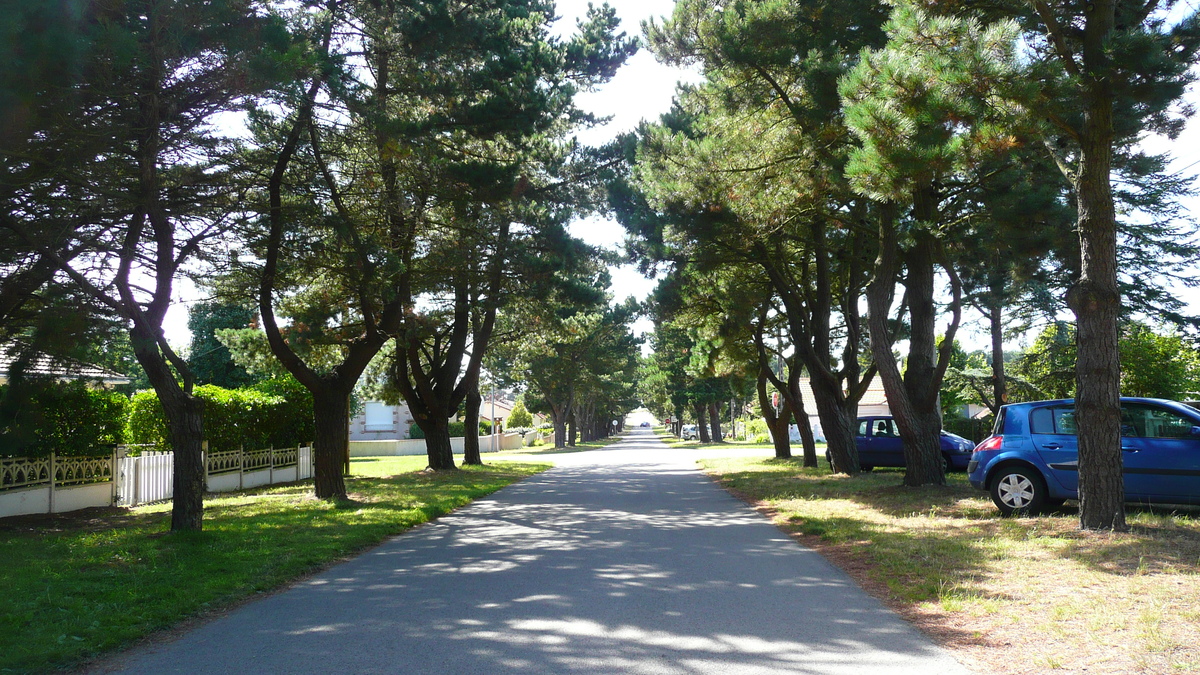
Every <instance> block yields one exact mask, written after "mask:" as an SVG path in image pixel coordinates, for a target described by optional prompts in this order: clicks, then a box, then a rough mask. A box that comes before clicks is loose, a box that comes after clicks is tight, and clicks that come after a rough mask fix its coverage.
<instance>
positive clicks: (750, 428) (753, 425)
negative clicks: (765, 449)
mask: <svg viewBox="0 0 1200 675" xmlns="http://www.w3.org/2000/svg"><path fill="white" fill-rule="evenodd" d="M746 435H747V436H750V437H751V438H753V439H754V442H755V443H762V442H763V441H760V440H758V439H759V438H760V437H766V439H767V442H770V440H771V434H770V431H769V430H768V429H767V421H766V420H764V419H763V418H761V417H759V418H756V419H752V420H750V421H749V422H747V423H746Z"/></svg>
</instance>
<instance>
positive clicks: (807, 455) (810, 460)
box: [796, 410, 817, 468]
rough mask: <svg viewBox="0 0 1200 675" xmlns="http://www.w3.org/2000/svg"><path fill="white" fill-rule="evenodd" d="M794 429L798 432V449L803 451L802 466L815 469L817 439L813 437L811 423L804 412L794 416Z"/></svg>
mask: <svg viewBox="0 0 1200 675" xmlns="http://www.w3.org/2000/svg"><path fill="white" fill-rule="evenodd" d="M796 429H798V430H799V431H800V447H801V449H802V450H803V452H804V454H803V457H804V460H803V461H802V462H801V465H802V466H805V467H810V468H815V467H816V466H817V439H816V438H815V437H814V436H813V430H812V422H811V421H809V419H808V413H806V412H804V410H801V411H800V414H798V415H796Z"/></svg>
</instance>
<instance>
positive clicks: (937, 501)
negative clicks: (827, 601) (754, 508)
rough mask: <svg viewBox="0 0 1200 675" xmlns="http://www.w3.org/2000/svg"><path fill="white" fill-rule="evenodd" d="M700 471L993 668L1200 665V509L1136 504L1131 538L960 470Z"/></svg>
mask: <svg viewBox="0 0 1200 675" xmlns="http://www.w3.org/2000/svg"><path fill="white" fill-rule="evenodd" d="M701 463H702V465H703V466H704V467H705V469H706V470H707V471H708V472H709V474H710V475H712V476H714V477H715V478H716V479H717V480H718V481H720V483H721V484H722V485H724V486H725V487H727V488H728V489H730V490H731V491H733V492H734V493H735V494H738V495H739V496H741V497H743V498H744V499H746V500H747V501H750V502H752V503H756V504H759V505H761V506H764V507H767V508H768V509H770V510H771V511H772V512H773V515H774V518H775V520H776V522H777V524H779V525H780V527H782V528H784V529H785V530H788V531H790V532H794V533H796V534H798V535H801V536H804V537H806V539H805V541H806V542H807V543H809V544H811V545H814V546H817V547H818V549H819V550H821V551H822V552H823V553H825V554H826V556H827V557H829V558H830V559H831V560H833V561H834V562H835V563H837V564H839V565H841V566H843V567H844V568H846V569H847V570H848V571H850V572H851V574H852V575H854V576H855V577H856V578H857V579H858V580H859V581H860V583H863V584H864V585H866V586H867V587H868V588H869V589H871V590H873V591H874V592H876V593H877V594H879V595H880V596H881V597H883V598H884V599H885V600H888V601H889V602H890V603H892V605H893V607H895V608H897V609H898V610H900V611H901V612H902V613H904V614H905V615H906V616H909V617H910V618H913V619H915V620H918V621H920V622H921V625H922V626H923V627H925V628H927V629H932V630H934V632H935V634H936V635H937V636H938V637H939V639H940V640H942V641H943V643H944V644H947V646H950V647H951V648H954V647H959V648H960V649H961V650H962V651H963V652H965V653H967V654H968V655H969V657H970V658H974V659H975V660H976V661H977V662H979V663H981V664H983V665H984V666H985V668H984V669H985V670H986V669H995V668H999V669H1001V670H1007V669H1008V668H1010V667H1011V664H1012V663H1018V662H1024V663H1037V664H1040V666H1041V667H1046V668H1049V667H1056V668H1066V669H1070V670H1072V672H1074V671H1077V670H1080V669H1082V668H1083V667H1085V666H1086V667H1087V669H1088V670H1087V672H1090V673H1129V672H1174V671H1179V670H1192V669H1197V668H1200V642H1198V641H1197V639H1196V638H1197V632H1198V630H1197V626H1198V625H1200V624H1197V622H1196V617H1198V616H1200V584H1198V583H1197V581H1198V580H1200V509H1197V508H1188V507H1182V508H1178V509H1174V510H1173V509H1169V508H1162V507H1137V506H1133V505H1129V506H1128V507H1127V517H1128V521H1129V523H1130V525H1131V530H1132V531H1131V532H1129V533H1095V532H1082V531H1080V530H1079V528H1078V511H1077V509H1076V508H1074V507H1073V506H1067V507H1064V508H1062V509H1060V510H1059V511H1057V512H1055V513H1052V514H1048V515H1045V516H1040V517H1037V518H1002V517H1000V515H999V513H998V512H997V511H996V508H995V507H994V506H993V505H992V503H991V500H990V499H988V497H987V496H986V495H985V494H984V493H983V492H981V491H978V490H975V489H973V488H971V487H970V485H969V484H968V483H967V480H966V476H965V475H964V474H961V473H952V474H950V475H949V476H948V477H947V479H948V480H947V485H945V486H941V487H923V488H906V487H903V486H902V485H901V481H902V477H903V470H902V469H882V470H879V469H877V470H876V471H874V472H871V473H866V474H860V475H858V476H855V477H853V478H851V477H849V476H845V475H835V474H830V472H829V470H828V469H827V468H825V464H824V462H821V466H820V467H819V468H816V469H805V468H803V467H801V466H800V462H799V460H795V459H793V460H776V459H765V460H764V459H758V458H722V459H707V460H702V461H701ZM931 627H932V628H931ZM980 636H983V637H980ZM1101 655H1102V656H1103V658H1100V656H1101ZM1006 664H1007V665H1006Z"/></svg>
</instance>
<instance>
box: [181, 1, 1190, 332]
mask: <svg viewBox="0 0 1200 675" xmlns="http://www.w3.org/2000/svg"><path fill="white" fill-rule="evenodd" d="M597 4H598V3H597ZM609 4H610V5H612V6H613V7H614V8H615V9H616V11H617V16H618V17H620V19H621V30H623V31H625V33H627V34H628V35H631V36H634V35H636V36H640V35H641V34H642V28H641V26H642V23H643V22H644V21H646V20H649V19H654V18H659V17H663V16H668V15H669V14H670V13H671V10H672V8H673V6H674V0H609ZM587 6H588V2H587V0H567V1H560V2H559V3H558V12H559V15H560V16H561V17H562V18H561V19H560V20H559V21H558V22H557V24H556V26H555V28H556V29H557V31H558V32H559V33H560V34H564V35H565V34H569V33H571V32H573V30H574V26H575V22H576V20H577V19H578V18H580V17H582V16H584V14H585V13H586V12H587ZM699 79H700V76H699V73H698V72H697V71H695V70H682V69H678V68H673V67H668V66H665V65H662V64H660V63H658V62H657V61H655V59H654V56H653V55H652V54H651V53H650V52H649V51H647V50H645V49H644V48H643V49H641V50H639V51H638V53H637V54H635V55H634V56H633V57H631V58H630V59H629V61H627V62H626V64H625V66H624V67H623V68H622V69H621V70H620V71H618V73H617V75H616V76H615V77H614V78H613V79H612V80H611V81H610V82H608V83H607V84H605V85H603V86H602V87H600V88H598V90H597V91H594V92H585V93H583V94H581V95H580V98H579V104H580V106H581V107H582V108H583V109H585V110H587V111H589V112H592V113H594V114H596V115H600V116H604V117H611V120H610V121H608V122H607V123H606V124H604V125H603V126H601V127H598V128H595V129H591V130H587V131H586V132H584V133H582V134H581V135H580V140H581V141H583V142H585V143H591V144H598V143H602V142H604V141H606V140H608V139H610V138H613V137H615V136H616V135H617V134H619V133H622V132H626V131H631V130H633V129H635V128H636V127H637V125H638V124H639V123H640V122H641V121H642V120H649V121H653V120H656V119H657V118H658V117H659V116H660V115H661V114H662V113H664V112H666V111H667V110H668V109H669V108H670V106H671V101H672V97H673V95H674V93H675V87H676V83H677V82H679V81H680V80H683V81H687V82H696V81H699ZM1188 99H1189V100H1191V101H1192V102H1193V103H1197V102H1200V95H1198V93H1197V91H1196V89H1195V88H1193V90H1192V91H1191V92H1190V93H1189V95H1188ZM1146 145H1147V148H1148V149H1150V150H1154V151H1159V150H1164V149H1165V150H1169V151H1171V152H1172V153H1173V154H1175V156H1176V160H1175V162H1174V164H1173V167H1172V168H1174V169H1176V170H1180V169H1184V167H1189V166H1190V167H1191V170H1192V171H1194V172H1195V171H1200V119H1193V120H1192V122H1191V124H1190V125H1189V126H1188V128H1187V129H1186V131H1185V132H1184V134H1183V135H1182V136H1181V137H1180V138H1179V139H1176V140H1175V141H1167V140H1165V139H1149V140H1148V141H1147V144H1146ZM1188 204H1189V207H1190V209H1191V211H1192V213H1193V214H1195V213H1200V199H1191V200H1190V201H1189V203H1188ZM570 231H571V233H572V234H573V235H574V236H576V237H578V238H580V239H582V240H583V241H585V242H587V243H588V244H591V245H594V246H602V247H605V248H609V249H613V250H618V251H621V250H623V244H624V240H625V231H624V229H623V228H622V227H621V226H620V225H619V224H618V223H616V222H615V221H613V220H611V219H606V218H599V217H593V218H588V219H586V220H580V221H577V222H576V223H574V224H573V225H572V226H571V227H570ZM1198 273H1200V269H1198ZM612 279H613V285H612V294H613V300H614V302H621V301H623V300H624V299H625V298H627V297H630V296H633V297H634V298H636V299H638V300H643V299H645V298H646V297H647V296H648V295H649V293H650V292H651V291H652V290H653V288H654V286H655V284H656V283H657V281H655V280H651V279H646V278H645V277H643V276H642V275H641V274H639V273H638V271H637V270H636V269H635V268H634V266H632V265H622V266H618V267H615V268H613V269H612ZM177 293H178V297H179V298H180V300H181V302H177V303H175V304H174V305H173V307H172V308H171V310H170V312H169V313H168V316H167V321H166V325H165V326H164V328H165V330H166V334H167V339H168V340H169V341H170V343H171V344H172V345H175V346H177V347H183V346H185V345H187V344H188V343H189V342H190V340H191V334H190V333H189V332H188V330H187V305H188V304H189V301H190V300H192V299H194V298H195V297H196V296H197V293H196V291H195V289H194V288H193V287H192V286H191V284H190V283H188V282H186V281H183V282H181V283H180V287H179V289H178V291H177ZM1187 297H1188V299H1189V300H1191V306H1192V310H1193V311H1194V312H1197V313H1200V292H1197V291H1190V292H1188V293H1187ZM963 324H964V325H963V327H962V328H960V330H959V338H958V339H959V342H960V343H961V344H962V345H963V347H964V348H966V349H967V350H973V349H983V348H986V347H987V345H988V336H987V332H986V328H985V327H984V326H983V325H982V324H981V323H980V320H979V317H978V316H975V315H973V314H972V313H970V312H966V313H964V318H963ZM634 328H635V331H636V332H638V333H642V332H646V331H649V330H650V328H651V326H650V322H649V321H648V320H646V319H642V320H640V321H639V322H638V323H637V324H635V326H634ZM1029 339H1031V338H1027V340H1029ZM1013 346H1015V347H1022V346H1026V345H1022V344H1021V341H1020V340H1018V341H1017V343H1016V344H1014V345H1013Z"/></svg>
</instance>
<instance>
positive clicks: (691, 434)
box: [679, 424, 700, 441]
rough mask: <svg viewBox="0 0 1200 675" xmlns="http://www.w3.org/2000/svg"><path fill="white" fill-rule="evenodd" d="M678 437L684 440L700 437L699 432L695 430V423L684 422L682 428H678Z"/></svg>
mask: <svg viewBox="0 0 1200 675" xmlns="http://www.w3.org/2000/svg"><path fill="white" fill-rule="evenodd" d="M679 437H680V438H682V439H683V440H685V441H694V440H696V439H698V438H700V434H699V432H698V431H696V425H695V424H685V425H683V428H682V429H680V430H679Z"/></svg>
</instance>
